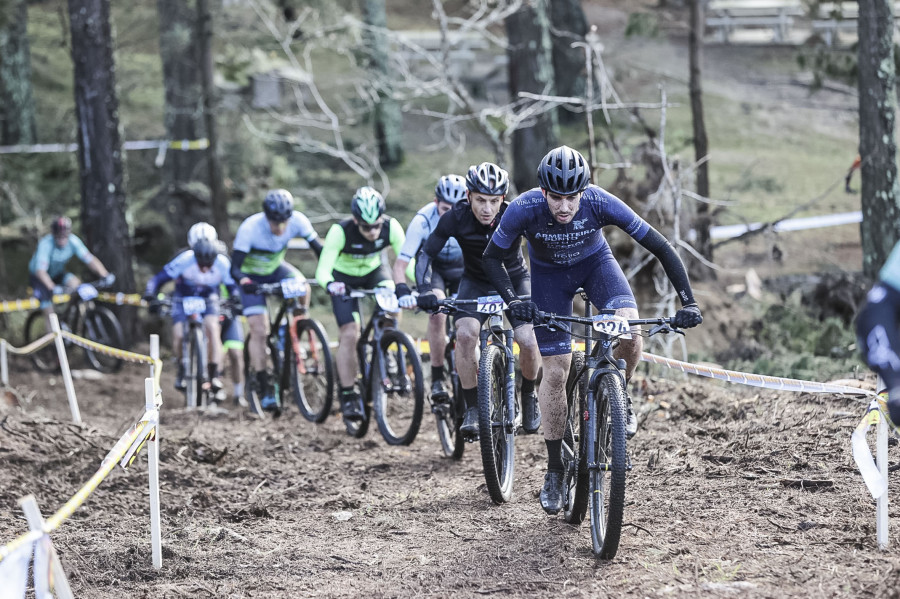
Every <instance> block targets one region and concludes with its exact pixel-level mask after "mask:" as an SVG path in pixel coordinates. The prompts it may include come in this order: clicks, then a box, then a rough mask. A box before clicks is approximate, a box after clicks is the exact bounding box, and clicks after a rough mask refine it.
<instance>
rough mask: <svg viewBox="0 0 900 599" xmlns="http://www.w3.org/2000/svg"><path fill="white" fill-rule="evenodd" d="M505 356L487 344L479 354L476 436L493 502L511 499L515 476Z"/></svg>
mask: <svg viewBox="0 0 900 599" xmlns="http://www.w3.org/2000/svg"><path fill="white" fill-rule="evenodd" d="M506 359H507V358H506V353H505V352H504V350H503V348H501V347H500V346H498V345H489V346H487V348H486V349H485V351H484V352H483V353H482V354H481V364H480V365H479V368H478V435H479V443H480V445H481V463H482V465H483V466H484V480H485V482H486V483H487V488H488V493H490V496H491V500H493V502H494V503H497V504H500V503H506V502H507V501H509V500H510V498H511V497H512V489H513V478H514V476H515V460H514V458H515V453H514V449H515V433H514V432H513V431H510V430H507V427H506V422H507V421H508V420H509V419H510V414H509V410H508V408H507V405H506V392H507V391H506V385H507V376H506V368H507V365H506Z"/></svg>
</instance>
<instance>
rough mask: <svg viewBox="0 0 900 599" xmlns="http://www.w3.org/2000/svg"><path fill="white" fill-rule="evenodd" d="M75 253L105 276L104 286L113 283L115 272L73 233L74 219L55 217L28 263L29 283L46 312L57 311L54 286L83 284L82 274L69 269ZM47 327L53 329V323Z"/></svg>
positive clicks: (101, 275)
mask: <svg viewBox="0 0 900 599" xmlns="http://www.w3.org/2000/svg"><path fill="white" fill-rule="evenodd" d="M74 256H78V259H79V260H81V261H82V262H84V263H85V264H87V266H88V268H90V269H91V270H92V271H94V272H95V273H97V276H99V277H102V278H103V280H102V281H101V284H103V285H104V286H109V285H112V284H113V283H114V282H115V280H116V277H115V275H113V274H111V273H110V272H109V271H107V270H106V267H105V266H103V263H102V262H100V260H98V259H97V257H96V256H94V255H93V254H91V253H90V252H89V251H88V249H87V247H85V245H84V242H83V241H81V239H79V238H78V236H77V235H75V234H74V233H72V221H71V220H70V219H69V218H68V217H66V216H59V217H56V218H54V219H53V222H52V223H51V224H50V234H48V235H44V236H43V237H42V238H41V240H40V241H38V245H37V250H36V251H35V252H34V255H33V256H32V257H31V261H30V262H29V263H28V272H29V283H30V284H31V288H32V289H33V290H34V297H35V298H36V299H37V300H38V301H40V303H41V309H42V310H43V311H44V315H45V316H49V315H50V314H51V313H52V312H53V288H54V287H56V286H57V285H61V286H62V287H64V288H66V289H67V290H73V289H75V288H76V287H78V285H80V284H81V281H79V280H78V277H76V276H75V275H74V274H72V273H70V272H68V271H67V270H66V265H67V264H68V263H69V260H71V259H72V258H73V257H74ZM47 328H48V330H49V326H48V327H47Z"/></svg>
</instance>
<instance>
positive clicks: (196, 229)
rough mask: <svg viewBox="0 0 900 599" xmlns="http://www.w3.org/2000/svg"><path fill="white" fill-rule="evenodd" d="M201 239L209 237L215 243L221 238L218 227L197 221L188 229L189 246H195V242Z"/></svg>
mask: <svg viewBox="0 0 900 599" xmlns="http://www.w3.org/2000/svg"><path fill="white" fill-rule="evenodd" d="M201 239H209V240H210V241H212V242H213V243H215V242H216V241H218V240H219V234H218V233H216V228H215V227H213V226H212V225H211V224H209V223H197V224H195V225H194V226H192V227H191V228H190V229H189V230H188V235H187V242H188V247H191V248H192V247H194V244H195V243H197V242H198V241H200V240H201Z"/></svg>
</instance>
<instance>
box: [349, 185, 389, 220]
mask: <svg viewBox="0 0 900 599" xmlns="http://www.w3.org/2000/svg"><path fill="white" fill-rule="evenodd" d="M350 210H351V211H352V212H353V216H355V217H356V218H357V219H358V220H360V221H362V222H365V223H369V224H370V225H374V224H375V223H377V222H378V219H379V218H381V215H382V214H384V198H383V197H382V196H381V194H380V193H378V192H377V191H375V190H374V189H372V188H371V187H369V186H366V187H360V188H359V189H357V190H356V193H355V194H353V201H352V202H351V203H350Z"/></svg>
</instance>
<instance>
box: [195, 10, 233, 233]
mask: <svg viewBox="0 0 900 599" xmlns="http://www.w3.org/2000/svg"><path fill="white" fill-rule="evenodd" d="M197 17H198V19H199V30H200V39H199V42H200V69H201V71H202V73H203V75H202V77H201V82H202V87H203V115H204V117H205V124H206V137H207V139H209V147H208V148H207V149H206V165H207V170H208V172H209V197H210V204H211V205H212V217H213V224H214V225H215V227H216V230H217V231H218V233H219V238H220V239H223V240H225V241H226V242H227V243H228V244H231V228H230V227H229V226H228V197H227V196H226V195H225V183H224V177H223V175H222V163H221V161H220V160H219V131H218V128H217V127H216V114H215V107H216V86H215V83H214V81H213V73H214V72H215V65H214V63H213V58H212V37H213V28H212V26H213V21H212V14H211V13H210V12H209V5H208V4H207V1H206V0H197Z"/></svg>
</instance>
